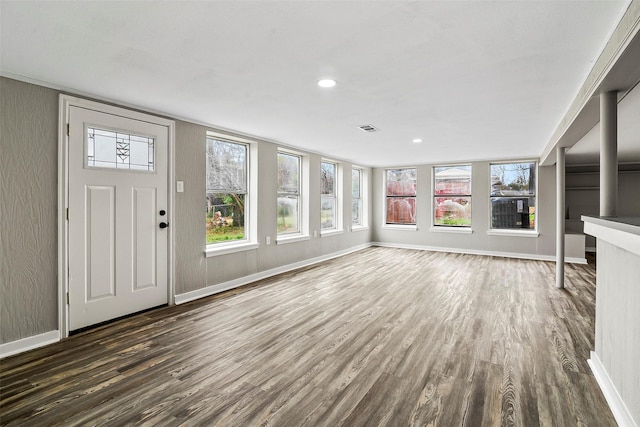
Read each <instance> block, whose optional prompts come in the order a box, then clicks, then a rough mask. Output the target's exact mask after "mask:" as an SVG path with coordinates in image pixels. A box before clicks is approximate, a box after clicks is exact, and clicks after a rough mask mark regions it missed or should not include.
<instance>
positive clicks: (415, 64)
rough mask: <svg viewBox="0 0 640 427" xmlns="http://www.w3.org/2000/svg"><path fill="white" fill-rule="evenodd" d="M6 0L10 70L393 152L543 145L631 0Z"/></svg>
mask: <svg viewBox="0 0 640 427" xmlns="http://www.w3.org/2000/svg"><path fill="white" fill-rule="evenodd" d="M0 4H1V39H0V41H1V56H0V60H1V62H0V72H1V73H2V74H3V75H5V76H8V77H14V78H20V79H23V80H28V81H35V82H41V83H44V84H46V85H49V86H53V87H59V88H66V89H68V90H72V91H74V92H77V93H80V94H86V95H92V96H95V97H99V98H104V99H107V100H114V101H117V102H120V103H125V104H128V105H133V106H138V107H141V108H144V109H149V110H153V111H158V112H163V113H166V114H169V115H172V116H174V117H178V118H186V119H189V120H192V121H196V122H201V123H207V124H210V125H213V126H216V127H219V128H223V129H224V128H226V129H231V130H234V131H237V132H240V133H244V134H248V135H254V136H258V137H261V138H264V139H267V140H271V141H276V142H278V143H281V144H285V145H290V146H295V147H300V148H304V149H307V150H311V151H315V152H319V153H322V154H324V155H326V156H329V157H331V156H335V157H336V158H341V159H346V160H352V161H355V162H356V163H359V164H362V165H370V166H391V165H407V164H419V163H434V162H455V161H470V160H481V159H507V158H524V157H538V156H540V154H541V153H542V151H543V149H544V147H545V144H546V143H547V142H548V141H549V138H550V136H551V135H552V133H553V132H554V130H555V129H556V127H557V125H558V123H559V122H560V120H561V119H562V117H563V115H564V113H565V112H566V110H567V108H568V106H569V105H570V103H571V102H572V101H573V99H574V97H575V96H576V93H577V92H578V89H579V88H580V86H581V85H582V83H583V81H584V79H585V77H586V76H587V74H588V73H589V71H590V69H591V66H592V65H593V63H594V61H595V60H596V59H597V57H598V55H599V54H600V52H601V50H602V48H603V47H604V44H605V42H606V41H607V39H608V37H609V35H610V34H611V32H612V31H613V29H614V28H615V26H616V24H617V23H618V21H619V19H620V17H621V16H622V14H623V13H624V11H625V10H626V8H627V6H628V4H629V1H628V0H621V1H615V0H614V1H609V0H607V1H569V2H568V1H518V2H515V1H514V2H509V1H484V2H472V1H462V2H459V1H446V2H445V1H438V2H431V1H297V2H296V1H289V2H284V1H208V2H202V1H200V2H197V1H193V2H192V1H163V2H160V1H137V2H117V1H92V2H79V1H69V2H58V1H6V0H1V3H0ZM322 77H333V78H335V79H336V80H337V81H338V85H337V86H336V87H335V88H333V89H321V88H319V87H317V86H316V84H315V82H316V80H318V79H319V78H322ZM363 124H373V125H374V126H376V127H377V128H379V129H380V130H381V132H379V133H373V134H370V133H365V132H363V131H361V130H359V129H358V128H357V126H359V125H363ZM413 138H422V139H423V140H424V142H422V143H420V144H415V143H412V142H411V141H412V139H413Z"/></svg>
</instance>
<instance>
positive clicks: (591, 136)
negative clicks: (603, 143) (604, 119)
mask: <svg viewBox="0 0 640 427" xmlns="http://www.w3.org/2000/svg"><path fill="white" fill-rule="evenodd" d="M599 162H600V123H598V124H597V125H595V126H594V127H593V128H591V130H590V131H589V132H588V133H587V134H586V135H585V136H584V137H582V139H580V141H578V142H577V143H576V144H575V145H574V146H573V147H571V148H570V149H569V150H567V163H569V164H582V165H586V164H598V163H599ZM618 162H620V163H640V86H637V87H636V88H635V89H634V90H632V91H631V92H629V93H628V94H627V96H625V97H624V98H623V99H622V100H621V101H620V102H619V103H618Z"/></svg>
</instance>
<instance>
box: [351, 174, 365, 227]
mask: <svg viewBox="0 0 640 427" xmlns="http://www.w3.org/2000/svg"><path fill="white" fill-rule="evenodd" d="M362 217H363V212H362V171H361V170H360V169H356V168H353V169H351V225H352V226H354V227H362V226H363V225H364V224H363V222H362Z"/></svg>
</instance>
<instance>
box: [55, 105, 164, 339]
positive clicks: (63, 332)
mask: <svg viewBox="0 0 640 427" xmlns="http://www.w3.org/2000/svg"><path fill="white" fill-rule="evenodd" d="M58 104H59V107H58V211H57V214H58V330H59V332H60V338H61V339H63V338H66V337H68V336H69V305H68V301H67V292H68V291H69V222H68V220H67V208H68V207H69V136H68V135H67V126H68V123H69V113H70V108H71V107H79V108H85V109H89V110H94V111H98V112H100V113H105V114H112V115H115V116H121V117H124V118H128V119H133V120H140V121H144V122H149V123H154V124H157V125H160V126H166V127H167V129H168V135H167V136H168V141H167V142H168V153H167V156H168V164H167V165H168V168H169V170H168V174H167V181H168V182H167V211H168V213H169V215H168V218H167V219H168V220H169V224H171V227H169V230H168V231H169V236H168V242H167V244H168V245H169V247H168V248H167V293H168V295H167V301H169V305H173V304H175V289H174V283H175V265H174V262H175V249H174V244H173V242H174V241H175V240H174V238H175V212H174V206H175V188H174V186H173V182H174V179H175V144H174V141H175V121H173V120H169V119H166V118H163V117H159V116H154V115H151V114H147V113H143V112H139V111H134V110H129V109H127V108H123V107H117V106H113V105H107V104H104V103H101V102H97V101H91V100H88V99H84V98H78V97H75V96H71V95H65V94H60V97H59V103H58Z"/></svg>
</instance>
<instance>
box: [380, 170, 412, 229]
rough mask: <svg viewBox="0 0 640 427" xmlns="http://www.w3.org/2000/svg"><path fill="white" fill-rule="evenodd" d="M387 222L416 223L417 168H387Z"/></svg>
mask: <svg viewBox="0 0 640 427" xmlns="http://www.w3.org/2000/svg"><path fill="white" fill-rule="evenodd" d="M386 185H387V195H386V199H387V219H386V223H387V224H406V225H415V223H416V169H387V171H386Z"/></svg>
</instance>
